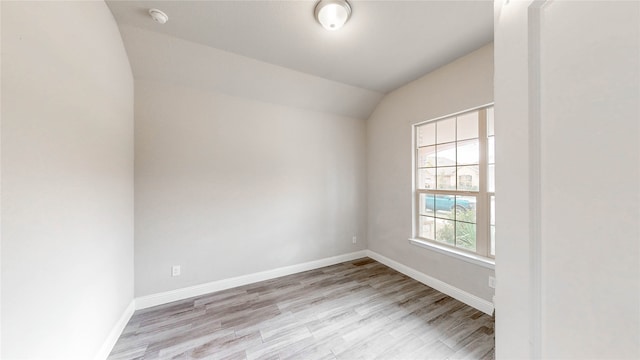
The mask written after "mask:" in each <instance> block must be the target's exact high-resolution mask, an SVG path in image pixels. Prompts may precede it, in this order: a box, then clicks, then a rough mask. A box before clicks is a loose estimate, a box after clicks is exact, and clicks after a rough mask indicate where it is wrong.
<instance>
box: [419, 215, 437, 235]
mask: <svg viewBox="0 0 640 360" xmlns="http://www.w3.org/2000/svg"><path fill="white" fill-rule="evenodd" d="M434 220H435V219H434V218H432V217H430V216H420V225H419V227H418V236H419V237H421V238H425V239H431V240H434V236H433V234H434V230H435V224H434Z"/></svg>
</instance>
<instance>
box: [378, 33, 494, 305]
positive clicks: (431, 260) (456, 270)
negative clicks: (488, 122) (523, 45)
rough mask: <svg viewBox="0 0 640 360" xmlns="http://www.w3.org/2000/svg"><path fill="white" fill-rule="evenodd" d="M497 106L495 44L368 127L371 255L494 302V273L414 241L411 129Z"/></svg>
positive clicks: (414, 87)
mask: <svg viewBox="0 0 640 360" xmlns="http://www.w3.org/2000/svg"><path fill="white" fill-rule="evenodd" d="M491 102H493V45H491V44H490V45H486V46H484V47H482V48H480V49H478V50H476V51H474V52H472V53H471V54H468V55H466V56H464V57H462V58H460V59H458V60H456V61H454V62H452V63H450V64H448V65H446V66H444V67H442V68H440V69H438V70H436V71H434V72H432V73H429V74H427V75H425V76H423V77H422V78H420V79H418V80H416V81H414V82H411V83H409V84H408V85H406V86H403V87H401V88H399V89H397V90H395V91H393V92H392V93H389V94H388V95H387V96H385V97H384V98H383V100H382V101H381V102H380V104H379V105H378V107H377V108H376V110H375V111H374V113H373V114H372V116H371V117H370V118H369V120H368V121H367V164H368V177H367V181H368V198H367V199H368V226H367V234H368V245H369V249H371V250H373V251H375V252H377V253H379V254H381V255H384V256H386V257H388V258H391V259H393V260H395V261H397V262H400V263H402V264H404V265H406V266H409V267H411V268H413V269H415V270H418V271H420V272H423V273H424V274H427V275H429V276H431V277H434V278H436V279H438V280H441V281H444V282H445V283H448V284H449V285H452V286H454V287H457V288H459V289H461V290H464V291H466V292H468V293H471V294H473V295H475V296H477V297H480V298H482V299H485V300H489V301H491V299H492V296H493V289H491V288H489V287H488V277H489V275H492V274H493V271H492V270H489V269H487V268H484V267H480V266H478V265H474V264H471V263H468V262H464V261H461V260H458V259H456V258H452V257H449V256H447V255H443V254H440V253H436V252H434V251H432V250H428V249H425V248H422V247H417V246H415V245H412V244H410V243H409V241H408V239H409V237H411V216H412V215H411V171H412V170H411V166H412V163H411V152H412V149H411V125H412V124H414V123H417V122H421V121H425V120H429V119H432V118H436V117H440V116H443V115H447V114H451V113H454V112H458V111H462V110H466V109H469V108H472V107H476V106H480V105H485V104H488V103H491ZM498 141H501V140H498Z"/></svg>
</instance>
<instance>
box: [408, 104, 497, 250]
mask: <svg viewBox="0 0 640 360" xmlns="http://www.w3.org/2000/svg"><path fill="white" fill-rule="evenodd" d="M493 123H494V122H493V106H485V107H481V108H477V109H474V110H471V111H466V112H462V113H459V114H455V115H450V116H446V117H444V118H439V119H435V120H430V121H427V122H423V123H420V124H416V125H414V131H413V133H414V136H415V138H414V144H415V147H414V156H415V161H414V176H415V179H414V184H415V185H414V189H413V194H414V204H415V206H414V215H413V216H414V229H413V232H414V234H413V239H415V240H417V241H420V242H424V243H427V244H429V243H431V244H438V245H443V247H444V248H445V249H446V248H449V249H451V250H454V249H456V250H460V251H462V252H463V253H470V254H475V255H479V256H481V257H484V258H493V257H494V255H495V216H494V209H495V134H494V128H493Z"/></svg>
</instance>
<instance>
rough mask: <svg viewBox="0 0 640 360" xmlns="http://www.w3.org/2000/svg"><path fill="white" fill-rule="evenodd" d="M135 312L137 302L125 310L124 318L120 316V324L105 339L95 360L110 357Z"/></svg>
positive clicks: (132, 301)
mask: <svg viewBox="0 0 640 360" xmlns="http://www.w3.org/2000/svg"><path fill="white" fill-rule="evenodd" d="M135 310H136V306H135V300H131V302H130V303H129V306H127V308H126V309H125V310H124V312H123V313H122V316H120V319H118V322H116V324H115V325H114V326H113V328H112V329H111V331H110V332H109V335H108V336H107V338H106V339H105V341H104V343H102V346H101V347H100V350H98V353H97V354H96V356H95V358H94V359H95V360H105V359H106V358H107V357H109V354H110V353H111V350H112V349H113V346H114V345H115V344H116V342H117V341H118V338H119V337H120V335H121V334H122V331H124V328H125V326H127V323H128V322H129V319H131V316H132V315H133V312H134V311H135Z"/></svg>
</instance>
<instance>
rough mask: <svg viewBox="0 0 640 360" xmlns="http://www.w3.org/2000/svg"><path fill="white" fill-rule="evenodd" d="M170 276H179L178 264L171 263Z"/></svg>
mask: <svg viewBox="0 0 640 360" xmlns="http://www.w3.org/2000/svg"><path fill="white" fill-rule="evenodd" d="M171 276H180V265H173V266H172V267H171Z"/></svg>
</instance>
